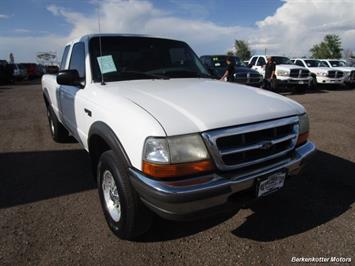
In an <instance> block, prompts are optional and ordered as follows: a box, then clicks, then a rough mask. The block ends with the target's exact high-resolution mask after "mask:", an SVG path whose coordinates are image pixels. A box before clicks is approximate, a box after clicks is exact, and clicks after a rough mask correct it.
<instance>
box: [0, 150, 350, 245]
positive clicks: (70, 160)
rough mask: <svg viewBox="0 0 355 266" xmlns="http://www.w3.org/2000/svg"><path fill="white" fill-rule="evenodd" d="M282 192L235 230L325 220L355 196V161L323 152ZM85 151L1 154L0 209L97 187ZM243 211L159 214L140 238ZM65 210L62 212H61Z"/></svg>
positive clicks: (298, 226) (271, 235)
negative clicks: (187, 216) (184, 216)
mask: <svg viewBox="0 0 355 266" xmlns="http://www.w3.org/2000/svg"><path fill="white" fill-rule="evenodd" d="M288 181H289V182H287V186H286V187H285V188H284V189H282V190H281V191H279V192H277V193H275V194H273V195H272V196H269V197H267V198H264V199H262V200H259V201H254V202H251V203H250V204H248V205H247V206H246V208H250V209H251V210H252V211H253V214H251V215H250V216H249V217H247V219H246V221H245V222H244V223H243V224H242V225H240V226H239V227H238V228H236V229H234V230H233V231H232V234H234V235H235V236H237V237H240V238H248V239H253V240H256V241H264V242H265V241H273V240H275V239H282V238H285V237H288V236H291V235H295V234H299V233H302V232H305V231H307V230H310V229H312V228H315V227H317V226H319V225H322V224H324V223H326V222H328V221H330V220H332V219H334V218H336V217H338V216H340V215H342V214H343V213H344V212H346V211H347V210H349V209H350V208H351V205H352V204H353V203H354V201H355V193H354V191H355V163H353V162H351V161H348V160H345V159H342V158H340V157H337V156H334V155H331V154H329V153H326V152H322V151H318V152H317V154H316V155H315V157H314V158H313V159H312V161H311V163H310V165H309V166H308V167H307V168H306V171H305V172H304V174H303V175H301V176H299V177H296V178H292V179H289V180H288ZM95 188H96V184H95V182H94V181H93V178H92V175H91V172H90V161H89V157H88V154H87V153H86V152H85V151H84V150H64V151H44V152H17V153H2V154H0V209H1V208H9V207H13V206H16V205H20V204H26V203H32V202H36V201H39V200H46V199H50V198H54V197H59V196H64V195H68V194H72V193H78V192H81V191H87V190H91V189H95ZM238 211H239V209H238V208H236V209H234V210H233V211H232V212H230V213H228V214H225V215H219V216H215V217H212V218H206V219H203V220H199V221H190V222H172V221H166V220H163V219H160V218H157V217H156V218H155V221H154V223H153V226H152V228H151V229H150V230H149V231H148V232H147V233H146V234H145V235H143V236H142V237H140V238H139V239H137V242H159V241H168V240H172V239H178V238H182V237H186V236H191V235H194V234H197V233H199V232H202V231H205V230H207V229H209V228H212V227H214V226H217V225H219V224H221V223H223V222H224V221H226V220H228V219H230V218H231V217H233V216H234V215H235V214H236V213H237V212H238ZM58 215H59V214H58Z"/></svg>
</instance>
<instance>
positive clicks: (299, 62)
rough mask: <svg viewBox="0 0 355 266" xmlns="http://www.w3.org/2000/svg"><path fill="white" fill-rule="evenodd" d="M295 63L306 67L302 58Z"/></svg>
mask: <svg viewBox="0 0 355 266" xmlns="http://www.w3.org/2000/svg"><path fill="white" fill-rule="evenodd" d="M295 64H296V65H298V66H301V67H304V64H303V62H302V61H301V60H297V61H296V63H295Z"/></svg>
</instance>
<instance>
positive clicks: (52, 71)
mask: <svg viewBox="0 0 355 266" xmlns="http://www.w3.org/2000/svg"><path fill="white" fill-rule="evenodd" d="M58 72H59V67H58V66H57V65H47V66H46V68H45V73H46V74H56V73H58Z"/></svg>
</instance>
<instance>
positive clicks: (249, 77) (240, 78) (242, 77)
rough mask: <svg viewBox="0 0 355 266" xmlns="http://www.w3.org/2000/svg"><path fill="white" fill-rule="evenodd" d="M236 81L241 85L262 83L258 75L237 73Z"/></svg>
mask: <svg viewBox="0 0 355 266" xmlns="http://www.w3.org/2000/svg"><path fill="white" fill-rule="evenodd" d="M234 77H235V81H237V82H240V83H247V84H248V83H259V82H261V81H262V77H261V75H259V74H257V73H236V74H235V76H234Z"/></svg>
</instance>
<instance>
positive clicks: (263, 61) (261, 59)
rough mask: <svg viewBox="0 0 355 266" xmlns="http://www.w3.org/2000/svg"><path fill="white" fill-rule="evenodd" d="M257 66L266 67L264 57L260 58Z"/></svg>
mask: <svg viewBox="0 0 355 266" xmlns="http://www.w3.org/2000/svg"><path fill="white" fill-rule="evenodd" d="M256 65H257V66H263V65H266V62H265V59H264V57H259V60H258V63H257V64H256Z"/></svg>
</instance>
